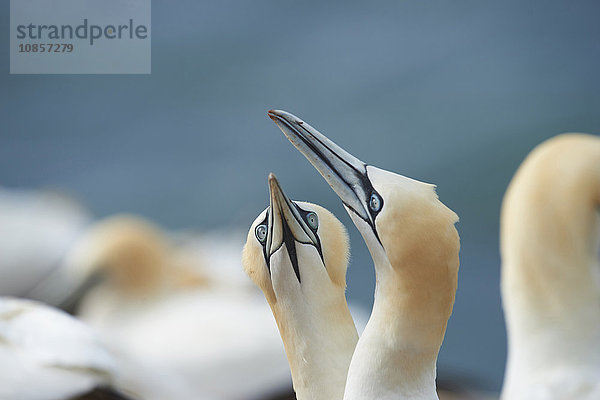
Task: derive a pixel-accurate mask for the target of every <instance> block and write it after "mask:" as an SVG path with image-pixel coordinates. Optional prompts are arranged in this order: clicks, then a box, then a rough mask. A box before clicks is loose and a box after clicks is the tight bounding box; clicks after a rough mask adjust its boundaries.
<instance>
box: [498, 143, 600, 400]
mask: <svg viewBox="0 0 600 400" xmlns="http://www.w3.org/2000/svg"><path fill="white" fill-rule="evenodd" d="M599 207H600V138H599V137H597V136H592V135H584V134H565V135H560V136H557V137H555V138H553V139H550V140H547V141H546V142H544V143H542V144H540V145H539V146H538V147H536V148H535V149H534V150H533V151H532V152H531V153H530V154H529V155H528V156H527V158H526V159H525V161H523V163H522V164H521V166H520V167H519V169H518V171H517V173H516V174H515V176H514V178H513V179H512V181H511V183H510V185H509V187H508V190H507V192H506V195H505V196H504V202H503V204H502V217H501V252H502V301H503V304H504V312H505V316H506V325H507V330H508V360H507V365H506V373H505V377H504V386H503V389H502V399H505V400H513V399H515V400H521V399H523V400H525V399H527V400H542V399H543V400H567V399H579V400H592V399H600V263H599V260H598V255H599V254H600V253H599V247H600V213H599V209H600V208H599Z"/></svg>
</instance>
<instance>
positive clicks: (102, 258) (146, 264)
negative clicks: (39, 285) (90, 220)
mask: <svg viewBox="0 0 600 400" xmlns="http://www.w3.org/2000/svg"><path fill="white" fill-rule="evenodd" d="M61 275H62V276H63V277H65V278H66V279H68V280H69V281H70V282H71V285H72V286H73V291H74V292H75V294H73V296H75V295H77V296H79V295H82V294H84V293H83V292H84V291H88V290H90V289H91V288H93V287H94V286H99V287H103V288H104V289H106V290H108V291H110V293H112V294H113V295H119V296H123V297H130V298H141V297H147V296H150V295H155V294H157V293H159V292H161V291H162V290H163V289H170V288H173V287H194V286H198V285H201V284H203V283H204V279H203V277H202V276H201V275H200V274H199V273H196V272H195V271H193V270H192V268H190V267H189V265H187V264H186V262H185V260H180V259H179V258H178V257H177V254H175V252H174V251H173V248H172V246H171V244H170V242H169V240H168V238H167V237H166V235H165V234H164V233H163V231H162V230H161V229H160V228H159V227H158V226H156V225H154V224H153V223H151V222H150V221H148V220H146V219H144V218H141V217H138V216H134V215H115V216H112V217H109V218H106V219H104V220H101V221H99V222H97V223H96V224H94V225H92V227H90V228H89V229H88V231H87V232H85V233H84V234H83V235H82V236H81V237H80V238H79V240H77V241H76V242H75V243H74V245H73V246H72V249H71V251H69V253H68V255H67V257H66V261H65V268H64V270H63V271H62V272H61Z"/></svg>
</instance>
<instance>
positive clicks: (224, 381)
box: [40, 215, 290, 400]
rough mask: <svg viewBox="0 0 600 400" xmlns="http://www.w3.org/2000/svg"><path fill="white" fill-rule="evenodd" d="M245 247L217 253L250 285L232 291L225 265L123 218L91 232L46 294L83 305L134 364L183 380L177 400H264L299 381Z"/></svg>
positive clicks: (81, 310) (81, 311) (80, 311)
mask: <svg viewBox="0 0 600 400" xmlns="http://www.w3.org/2000/svg"><path fill="white" fill-rule="evenodd" d="M188 242H191V241H189V240H188ZM191 243H192V244H194V242H191ZM242 244H243V242H239V243H237V245H236V246H235V247H233V248H228V245H227V244H224V245H221V246H217V247H216V248H215V249H214V250H215V251H217V252H218V251H224V250H228V251H230V252H232V253H233V254H234V255H235V256H236V260H237V261H236V267H237V271H238V274H239V275H242V277H244V278H245V281H246V284H245V286H242V285H241V284H240V282H239V281H238V280H235V279H233V284H232V285H231V286H228V285H227V284H226V282H225V280H224V278H225V276H227V275H225V276H220V275H219V274H216V275H217V277H216V278H215V279H213V274H212V273H211V271H212V269H219V267H221V265H212V266H206V265H204V259H197V258H194V256H200V255H201V254H192V253H193V252H192V251H190V249H189V248H184V249H181V248H179V247H177V246H175V245H174V244H173V243H171V241H170V240H169V237H168V236H167V235H166V234H165V233H163V232H162V230H161V229H160V228H159V227H157V226H155V225H154V224H152V223H150V222H148V221H146V220H144V219H142V218H140V217H135V216H127V215H121V216H115V217H111V218H108V219H106V220H103V221H100V222H98V223H96V224H94V225H93V226H92V227H90V229H89V230H88V231H87V232H86V233H85V234H84V235H82V237H81V238H80V239H79V240H78V241H77V242H76V243H75V244H74V245H73V248H72V249H71V251H70V252H69V254H68V255H67V257H66V261H65V266H64V268H63V269H61V271H60V272H59V273H56V274H55V275H54V276H53V278H52V279H49V280H48V282H46V285H44V286H43V288H41V290H40V291H41V292H48V293H59V294H60V296H59V297H61V296H62V297H64V295H65V294H71V293H76V294H77V295H78V296H79V295H81V296H82V297H81V301H80V303H79V307H78V308H77V315H78V316H79V317H80V318H81V319H82V320H84V321H85V322H86V323H88V324H89V325H90V326H92V327H93V328H94V329H95V330H96V331H98V332H99V333H100V334H101V335H102V337H103V338H105V339H106V340H107V341H108V342H109V343H110V344H111V345H114V346H116V347H118V348H120V349H127V351H128V354H131V357H132V358H135V359H136V360H138V361H139V362H141V363H144V364H146V365H152V366H160V368H161V370H163V371H166V373H168V374H171V375H174V376H177V377H178V378H179V386H180V387H181V391H182V392H183V393H184V394H182V395H180V396H178V397H176V399H177V400H180V399H183V398H185V399H196V398H204V397H206V396H209V398H213V399H227V400H230V399H231V400H235V399H244V400H247V399H257V398H262V397H264V396H269V395H272V394H275V393H279V392H282V391H285V390H288V388H289V387H290V375H289V371H288V368H287V361H286V358H285V353H284V350H283V347H282V346H281V344H280V343H279V339H278V336H279V335H278V332H277V329H276V327H275V326H274V323H273V316H272V315H271V313H270V312H269V310H268V308H267V307H266V305H265V300H264V298H263V297H262V296H261V295H260V292H259V291H258V290H257V289H256V288H255V287H253V285H252V284H251V283H250V282H249V280H248V278H247V277H245V276H244V274H243V272H242V270H241V265H240V261H239V256H240V252H241V248H242ZM200 253H202V252H200ZM206 259H208V260H210V261H213V262H219V261H220V260H221V259H220V258H219V257H218V256H213V257H209V258H206ZM224 260H228V258H225V259H224ZM223 267H224V268H229V267H228V266H225V265H223ZM90 281H92V283H93V285H90V284H89V282H90ZM65 282H67V284H66V287H67V288H68V289H65ZM80 286H83V287H85V288H86V289H87V291H85V292H82V291H81V290H79V289H78V288H79V287H80ZM61 291H62V292H61ZM63 292H64V293H63ZM41 297H45V298H48V297H51V296H49V295H44V296H41ZM257 360H260V362H257ZM232 382H235V384H232ZM200 393H202V396H204V397H202V396H200V397H198V396H199V394H200Z"/></svg>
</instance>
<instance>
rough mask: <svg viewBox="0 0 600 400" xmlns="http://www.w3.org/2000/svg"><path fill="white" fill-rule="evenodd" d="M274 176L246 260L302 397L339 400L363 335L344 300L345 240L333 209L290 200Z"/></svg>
mask: <svg viewBox="0 0 600 400" xmlns="http://www.w3.org/2000/svg"><path fill="white" fill-rule="evenodd" d="M274 180H275V178H274V176H273V177H272V178H271V177H270V178H269V183H270V186H271V206H270V207H269V209H267V210H265V211H264V212H263V213H262V214H261V215H259V217H258V218H257V219H256V220H255V221H254V223H253V224H252V226H251V228H250V231H249V233H248V239H247V241H246V245H245V246H244V250H243V255H242V264H243V266H244V269H245V270H246V272H247V273H248V275H249V276H250V278H251V279H252V280H253V281H254V282H255V283H256V285H257V286H258V287H259V288H261V290H262V291H263V293H264V294H265V297H266V299H267V301H268V303H269V305H270V307H271V309H272V311H273V315H274V317H275V320H276V322H277V326H278V328H279V332H280V334H281V338H282V340H283V343H284V346H285V350H286V354H287V357H288V361H289V364H290V369H291V373H292V381H293V384H294V390H295V391H296V395H297V398H298V399H299V400H307V399H311V400H319V399H323V400H326V399H327V400H330V399H342V397H343V393H344V386H345V383H346V376H347V372H348V365H349V364H350V359H351V358H352V353H353V351H354V347H355V345H356V342H357V340H358V335H357V332H356V328H355V326H354V322H353V320H352V317H351V315H350V312H349V310H348V305H347V303H346V298H345V287H346V268H347V263H348V237H347V234H346V231H345V229H344V227H343V225H342V224H341V223H340V222H339V221H338V220H337V219H336V218H335V217H334V216H333V214H331V213H330V212H329V211H327V210H325V209H324V208H322V207H320V206H317V205H314V204H310V203H303V202H292V201H290V200H289V199H287V198H286V197H285V195H283V192H281V188H280V187H279V185H278V184H276V182H273V181H274ZM294 210H295V211H294ZM267 211H268V212H269V213H267ZM311 213H315V214H316V215H317V216H318V218H314V217H315V216H314V215H312V214H311ZM274 214H276V217H273V215H274ZM308 216H311V217H310V220H309V219H308ZM316 221H318V228H317V227H315V226H316ZM310 223H312V225H311V229H313V230H312V231H307V230H306V229H307V226H308V225H307V224H310ZM310 232H312V234H310ZM261 240H262V242H261ZM267 261H268V262H267Z"/></svg>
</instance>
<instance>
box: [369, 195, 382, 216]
mask: <svg viewBox="0 0 600 400" xmlns="http://www.w3.org/2000/svg"><path fill="white" fill-rule="evenodd" d="M369 207H371V210H373V211H374V212H377V211H379V210H380V209H381V197H379V195H378V194H377V193H373V194H371V199H370V200H369Z"/></svg>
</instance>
